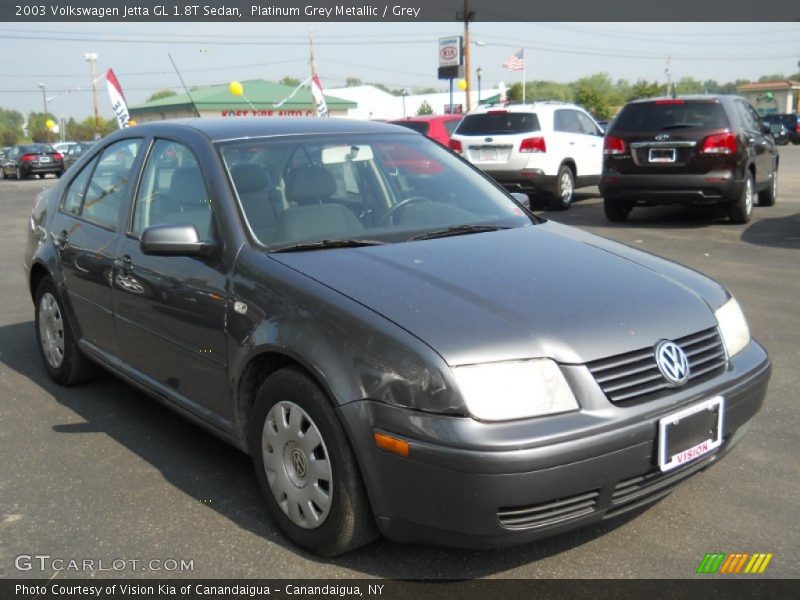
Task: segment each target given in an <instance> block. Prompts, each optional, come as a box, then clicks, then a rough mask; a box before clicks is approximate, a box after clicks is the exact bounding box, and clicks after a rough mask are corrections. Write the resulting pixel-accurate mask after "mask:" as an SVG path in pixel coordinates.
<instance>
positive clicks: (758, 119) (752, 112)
mask: <svg viewBox="0 0 800 600" xmlns="http://www.w3.org/2000/svg"><path fill="white" fill-rule="evenodd" d="M747 112H748V113H749V114H750V118H751V119H753V125H754V126H755V131H761V117H759V116H758V113H757V112H756V110H755V109H754V108H753V107H752V106H751V105H750V104H748V105H747ZM778 122H779V123H780V121H778Z"/></svg>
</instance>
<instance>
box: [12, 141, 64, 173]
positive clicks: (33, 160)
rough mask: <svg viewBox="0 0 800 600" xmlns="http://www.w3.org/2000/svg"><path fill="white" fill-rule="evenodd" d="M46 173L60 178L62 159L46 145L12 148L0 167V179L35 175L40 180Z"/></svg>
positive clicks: (62, 168)
mask: <svg viewBox="0 0 800 600" xmlns="http://www.w3.org/2000/svg"><path fill="white" fill-rule="evenodd" d="M48 173H52V174H54V175H55V176H56V177H61V175H62V174H63V173H64V157H63V155H62V154H61V153H60V152H56V151H55V150H54V149H53V147H52V146H50V145H48V144H22V145H18V146H12V147H11V150H9V152H8V154H7V155H6V157H5V158H4V159H3V161H2V165H1V166H0V178H6V177H9V178H10V177H15V178H17V179H24V178H26V177H29V176H30V175H36V176H37V177H39V178H40V179H41V178H42V177H44V176H45V175H47V174H48Z"/></svg>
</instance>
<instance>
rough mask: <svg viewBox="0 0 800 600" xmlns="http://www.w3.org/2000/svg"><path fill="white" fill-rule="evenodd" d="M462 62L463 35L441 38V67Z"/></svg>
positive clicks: (453, 65) (455, 65)
mask: <svg viewBox="0 0 800 600" xmlns="http://www.w3.org/2000/svg"><path fill="white" fill-rule="evenodd" d="M460 64H461V36H458V35H456V36H452V37H445V38H439V67H457V66H459V65H460Z"/></svg>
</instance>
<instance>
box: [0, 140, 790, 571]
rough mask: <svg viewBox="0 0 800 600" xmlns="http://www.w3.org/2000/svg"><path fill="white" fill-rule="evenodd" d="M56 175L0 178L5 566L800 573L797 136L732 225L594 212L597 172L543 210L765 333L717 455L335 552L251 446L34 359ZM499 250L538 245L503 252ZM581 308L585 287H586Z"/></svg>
mask: <svg viewBox="0 0 800 600" xmlns="http://www.w3.org/2000/svg"><path fill="white" fill-rule="evenodd" d="M55 182H56V180H55V179H52V178H48V179H46V180H44V181H41V180H34V179H31V180H27V181H21V182H17V181H8V180H5V181H0V211H2V221H0V222H2V224H3V235H2V237H0V284H1V285H0V456H2V460H0V577H5V578H11V577H44V578H49V577H51V576H53V575H54V574H56V573H55V572H54V571H53V570H52V569H49V568H48V569H45V570H40V569H39V568H38V566H37V565H34V567H33V568H32V569H31V570H29V571H18V570H17V568H16V567H15V557H17V556H18V555H21V554H46V555H50V556H51V557H53V558H63V559H65V560H69V559H76V560H83V559H95V560H98V559H102V560H103V561H105V563H106V564H110V563H111V561H113V560H115V559H123V560H126V561H131V560H139V561H142V562H146V561H149V560H151V559H160V560H162V561H163V560H167V559H173V560H177V561H179V562H180V560H185V561H193V570H191V571H171V572H165V571H159V572H152V571H151V572H147V571H142V570H141V563H138V565H139V566H138V567H137V568H134V567H132V566H130V565H132V563H130V562H128V566H126V568H125V569H123V570H119V571H115V570H110V571H94V572H87V573H80V572H62V573H59V574H58V575H59V576H60V577H75V576H95V577H106V576H133V577H163V576H176V577H181V576H191V577H202V578H223V577H224V578H230V577H247V578H250V577H253V578H260V577H330V578H334V577H337V578H338V577H373V576H374V577H391V578H429V577H430V578H450V579H452V578H473V577H516V578H545V577H568V578H574V577H626V578H627V577H637V578H640V577H641V578H647V577H668V578H685V577H692V576H694V574H695V569H696V568H697V565H698V564H699V562H700V561H701V559H702V558H703V556H704V555H705V553H706V552H716V551H721V552H728V553H730V552H770V553H774V558H773V560H772V562H771V563H770V565H769V568H768V569H767V572H766V573H765V576H771V577H799V576H800V566H799V565H800V563H798V560H797V557H798V555H800V529H798V527H797V524H796V523H797V499H798V498H800V478H798V476H797V464H798V460H799V459H800V433H799V431H800V430H799V429H798V427H797V424H798V423H800V403H798V401H797V391H798V390H799V389H800V370H799V369H798V368H797V364H798V363H799V362H800V343H798V332H800V309H798V298H800V146H795V147H784V148H782V149H781V169H780V190H779V199H778V202H777V204H776V205H775V206H774V207H771V208H758V207H757V208H756V209H755V213H754V218H753V220H752V221H751V222H750V223H749V224H748V225H744V226H737V225H730V224H728V223H727V221H726V219H725V217H724V216H723V213H722V211H720V210H717V209H707V210H702V211H698V210H690V209H684V208H658V209H637V210H634V212H633V213H632V215H631V218H630V221H629V222H628V223H625V224H621V225H619V224H610V223H607V222H606V221H605V218H604V216H603V210H602V201H601V199H600V198H599V197H598V196H597V195H596V190H594V192H593V191H592V190H588V192H587V191H584V193H582V194H580V196H579V201H578V202H577V203H576V204H575V205H574V206H573V207H572V208H571V209H570V210H569V211H567V212H563V213H556V212H552V213H550V212H545V213H543V214H544V215H545V216H546V217H548V218H552V219H553V220H556V221H560V222H563V223H566V224H569V225H574V226H577V227H581V228H584V229H586V230H588V231H590V232H593V233H597V234H599V235H603V236H606V237H609V238H613V239H616V240H619V241H622V242H624V243H626V244H629V245H632V246H635V247H637V248H641V249H643V250H647V251H650V252H653V253H656V254H658V255H661V256H665V257H667V258H670V259H673V260H675V261H678V262H680V263H683V264H686V265H688V266H690V267H693V268H695V269H697V270H699V271H702V272H704V273H706V274H708V275H710V276H711V277H714V278H715V279H717V280H718V281H720V282H722V283H723V284H725V285H726V286H728V287H729V289H730V290H731V291H732V292H733V293H734V295H735V296H736V297H737V298H738V300H739V302H740V304H741V305H742V306H743V308H744V310H745V313H746V314H747V316H748V318H749V322H750V327H751V330H752V332H753V335H754V337H756V338H757V339H758V340H759V341H760V342H761V343H762V344H763V345H764V346H766V348H767V349H768V350H769V352H770V354H771V356H772V360H773V367H774V371H773V377H772V382H771V385H770V391H769V394H768V397H767V401H766V403H765V406H764V409H763V410H762V412H761V413H760V414H759V416H758V417H757V419H756V420H755V422H754V424H753V426H752V427H751V429H750V431H749V434H748V435H747V436H746V437H745V439H744V440H743V441H742V442H741V443H740V445H739V446H738V447H737V448H735V449H734V450H733V451H732V452H731V453H730V454H729V455H728V457H727V458H726V459H725V460H723V461H722V462H721V463H720V464H718V465H716V466H714V467H713V468H712V469H709V470H708V471H706V472H704V473H702V474H700V475H698V476H697V477H695V478H693V479H691V480H690V482H689V483H687V484H686V485H684V486H682V487H680V488H678V489H677V490H676V491H675V492H674V493H673V494H671V495H670V496H669V497H667V498H666V499H664V500H662V501H661V502H659V503H658V504H656V505H654V506H652V507H650V508H649V509H647V510H644V511H640V512H638V513H635V514H633V515H630V516H626V517H622V518H621V519H619V520H616V521H611V522H608V523H604V524H602V525H598V526H594V527H590V528H587V529H583V530H580V531H577V532H573V533H569V534H566V535H562V536H559V537H556V538H551V539H547V540H544V541H540V542H537V543H534V544H530V545H527V546H522V547H517V548H509V549H502V550H491V551H467V550H454V549H446V548H436V547H424V546H406V545H398V544H394V543H390V542H387V541H385V540H379V541H377V542H376V543H373V544H371V545H369V546H367V547H365V548H362V549H360V550H359V551H357V552H354V553H351V554H349V555H346V556H342V557H338V558H336V559H332V560H327V559H318V558H316V557H313V556H311V555H308V554H306V553H303V552H301V551H299V550H298V549H297V548H295V547H294V546H292V545H291V544H290V543H289V542H288V541H287V540H286V539H285V538H284V537H283V536H282V535H281V534H280V533H279V532H278V530H277V529H276V527H275V526H273V525H272V523H271V522H270V521H269V520H268V518H267V516H266V512H265V509H264V508H263V507H262V504H261V500H260V498H259V495H258V492H257V488H256V483H255V480H254V478H253V476H252V474H251V466H250V462H249V459H248V458H247V457H246V456H244V455H243V454H241V453H239V452H238V451H236V450H234V449H232V448H230V447H228V446H227V445H225V444H224V443H223V442H221V441H219V440H217V439H216V438H215V437H212V436H211V435H210V434H207V433H205V432H204V431H202V430H201V429H199V428H197V427H195V426H193V425H191V424H190V423H189V422H187V421H185V420H183V419H182V418H180V417H178V416H177V415H175V414H173V413H172V412H170V411H169V410H167V409H165V408H163V407H162V406H161V405H159V404H157V403H156V402H154V401H152V400H150V399H148V398H147V397H146V396H144V395H143V394H141V393H140V392H138V391H137V390H135V389H134V388H132V387H130V386H128V385H126V384H124V383H122V382H121V381H119V380H117V379H115V378H114V377H112V376H110V375H104V376H101V377H100V378H99V379H98V380H96V381H94V382H92V383H89V384H86V385H83V386H79V387H74V388H60V387H58V386H56V385H55V384H53V383H52V382H51V381H50V380H49V379H48V378H47V376H46V374H45V371H44V369H43V367H42V366H41V363H40V358H39V355H38V351H37V348H36V344H35V334H34V328H33V306H32V303H31V300H30V297H29V294H28V290H27V286H26V282H25V281H24V277H23V269H22V254H23V249H24V239H25V232H26V227H27V220H28V215H29V210H30V205H31V202H32V200H33V198H34V196H35V194H36V192H37V191H38V190H39V189H40V188H41V187H42V186H50V185H54V184H55ZM509 258H510V259H511V260H515V259H516V260H547V257H546V256H540V257H524V256H519V257H509ZM585 310H587V311H591V310H592V299H591V298H586V299H585Z"/></svg>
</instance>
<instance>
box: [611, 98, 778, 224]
mask: <svg viewBox="0 0 800 600" xmlns="http://www.w3.org/2000/svg"><path fill="white" fill-rule="evenodd" d="M603 153H604V158H603V176H602V178H601V180H600V193H601V195H602V196H603V200H604V204H605V213H606V217H608V219H609V220H610V221H624V220H625V219H627V218H628V215H629V214H630V212H631V210H632V209H633V207H635V206H636V207H638V206H655V205H662V204H688V205H697V206H705V205H711V204H722V205H724V206H725V209H726V211H727V213H728V216H729V217H730V220H731V222H733V223H747V222H748V221H749V220H750V215H751V214H752V211H753V204H754V199H755V195H756V194H758V203H759V205H761V206H772V205H773V204H774V203H775V199H776V197H777V193H778V151H777V148H776V145H775V141H774V140H773V138H772V136H771V135H770V130H769V126H768V125H767V124H766V123H763V122H762V121H761V118H760V117H759V116H758V113H756V111H755V109H754V108H753V107H752V106H751V105H750V103H749V102H748V101H747V100H745V99H744V98H740V97H738V96H687V97H678V98H652V99H648V100H637V101H635V102H631V103H629V104H627V105H626V106H625V107H624V108H623V109H622V111H621V112H620V114H619V116H618V117H617V118H616V119H615V120H614V123H613V124H612V125H611V128H610V129H609V131H608V132H607V134H606V138H605V143H604V147H603Z"/></svg>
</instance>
